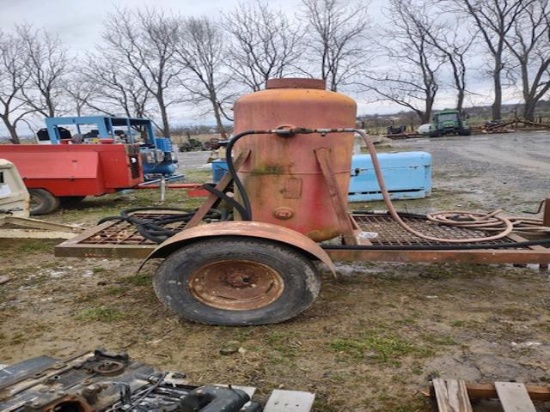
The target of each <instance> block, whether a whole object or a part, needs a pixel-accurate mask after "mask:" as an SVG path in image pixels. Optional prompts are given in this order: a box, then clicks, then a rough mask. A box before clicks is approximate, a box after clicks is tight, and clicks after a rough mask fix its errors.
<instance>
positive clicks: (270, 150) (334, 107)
mask: <svg viewBox="0 0 550 412" xmlns="http://www.w3.org/2000/svg"><path fill="white" fill-rule="evenodd" d="M234 112H235V130H234V133H235V135H236V134H238V133H241V132H243V131H246V130H273V129H278V128H281V127H284V128H296V127H303V128H315V129H319V128H327V129H328V128H354V127H355V118H356V104H355V102H354V101H353V100H352V99H351V98H349V97H346V96H344V95H341V94H338V93H335V92H331V91H327V90H325V82H324V81H323V80H317V79H272V80H268V82H267V85H266V90H262V91H259V92H255V93H252V94H249V95H247V96H244V97H242V98H240V99H239V100H237V102H236V103H235V107H234ZM245 148H248V149H250V155H249V157H248V158H247V160H246V161H245V163H244V164H243V166H242V167H241V168H240V169H239V170H238V176H239V178H240V179H241V181H242V182H243V184H244V187H245V189H246V192H247V194H248V196H249V199H250V206H251V210H252V220H254V221H260V222H266V223H273V224H276V225H279V226H285V227H287V228H290V229H293V230H296V231H298V232H300V233H303V234H305V235H306V236H308V237H310V238H311V239H313V240H315V241H322V240H327V239H331V238H333V237H335V236H338V235H340V234H341V229H340V226H339V223H338V219H337V216H336V214H335V210H334V207H333V205H332V203H331V202H330V200H329V194H328V187H327V181H326V179H325V176H324V175H323V173H322V171H321V168H320V165H319V161H318V156H319V154H318V153H319V149H325V150H324V153H325V154H327V153H328V156H329V158H330V164H331V166H332V172H333V176H334V177H335V181H336V182H337V186H338V191H339V192H340V194H341V196H342V197H343V198H344V199H346V198H347V192H348V186H349V180H350V168H351V158H352V151H353V133H334V134H328V135H325V136H323V135H321V134H319V133H312V134H294V135H291V136H280V135H277V134H259V135H250V136H246V137H244V138H242V139H240V140H239V141H238V142H237V143H236V145H235V152H236V153H235V155H237V154H238V153H239V152H240V151H242V150H243V149H245Z"/></svg>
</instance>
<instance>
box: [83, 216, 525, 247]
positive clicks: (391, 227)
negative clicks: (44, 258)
mask: <svg viewBox="0 0 550 412" xmlns="http://www.w3.org/2000/svg"><path fill="white" fill-rule="evenodd" d="M173 215H175V213H170V214H168V213H166V212H165V213H158V212H155V213H150V212H138V213H134V214H132V216H135V217H139V218H140V219H151V220H154V219H163V218H166V217H168V216H173ZM352 216H353V218H354V220H355V221H356V222H357V224H358V225H359V227H360V228H361V230H362V231H364V232H369V233H372V234H373V236H374V234H376V236H375V237H373V238H371V239H369V240H370V241H371V242H372V244H373V245H392V246H410V245H419V246H437V245H456V243H454V242H439V241H431V240H426V239H423V238H421V237H418V236H415V235H413V234H411V233H409V232H407V231H405V230H404V229H403V228H402V227H401V226H399V224H398V223H396V222H395V221H394V220H393V219H392V217H391V216H389V215H388V214H385V213H354V214H353V215H352ZM401 217H402V219H403V220H404V221H405V223H407V224H408V225H410V226H411V227H412V228H414V229H415V230H417V231H418V232H420V233H423V234H426V235H428V236H431V237H436V238H450V239H466V238H480V239H481V238H483V237H487V236H489V235H492V234H494V232H487V231H482V230H472V229H464V228H458V227H453V226H446V225H440V224H437V223H434V222H431V221H429V220H428V219H426V218H425V217H423V216H415V215H402V216H401ZM185 225H186V223H185V222H178V223H172V224H170V225H167V226H166V227H167V228H170V229H174V230H177V231H179V230H183V229H184V228H185ZM515 242H516V240H514V239H511V238H509V237H504V238H501V239H497V240H493V241H480V242H475V244H486V245H499V244H508V243H515ZM78 243H79V244H81V245H155V243H154V242H153V241H151V240H148V239H145V238H144V237H143V236H141V235H140V234H139V232H138V230H137V229H136V227H135V226H133V225H131V224H130V223H128V222H125V221H115V222H111V223H110V224H109V225H108V226H107V227H104V228H103V229H101V230H99V231H98V232H95V233H94V234H92V235H91V236H89V237H86V238H84V239H82V240H80V241H79V242H78ZM462 244H468V243H462Z"/></svg>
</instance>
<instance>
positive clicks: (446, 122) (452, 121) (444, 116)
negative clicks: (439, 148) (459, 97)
mask: <svg viewBox="0 0 550 412" xmlns="http://www.w3.org/2000/svg"><path fill="white" fill-rule="evenodd" d="M470 134H472V131H471V129H470V126H469V125H468V122H467V121H466V120H464V119H463V118H462V115H461V113H460V112H459V111H458V110H455V109H445V110H441V111H439V112H436V113H435V114H434V116H433V123H431V125H430V132H429V135H430V137H439V136H445V135H460V136H469V135H470Z"/></svg>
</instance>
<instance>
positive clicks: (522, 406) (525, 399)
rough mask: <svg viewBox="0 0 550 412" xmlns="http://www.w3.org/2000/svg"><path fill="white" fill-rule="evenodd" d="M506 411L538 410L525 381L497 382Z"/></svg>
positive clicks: (530, 411)
mask: <svg viewBox="0 0 550 412" xmlns="http://www.w3.org/2000/svg"><path fill="white" fill-rule="evenodd" d="M495 388H496V390H497V393H498V398H499V399H500V403H501V404H502V409H503V410H504V412H537V410H536V409H535V405H533V401H531V397H530V396H529V393H528V392H527V389H526V388H525V385H524V384H523V383H517V382H495Z"/></svg>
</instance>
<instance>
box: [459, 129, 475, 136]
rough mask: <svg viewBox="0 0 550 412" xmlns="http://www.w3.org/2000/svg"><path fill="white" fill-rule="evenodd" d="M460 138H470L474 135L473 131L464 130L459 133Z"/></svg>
mask: <svg viewBox="0 0 550 412" xmlns="http://www.w3.org/2000/svg"><path fill="white" fill-rule="evenodd" d="M458 134H459V135H460V136H470V135H471V134H472V131H471V130H469V129H462V130H460V132H458Z"/></svg>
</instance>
